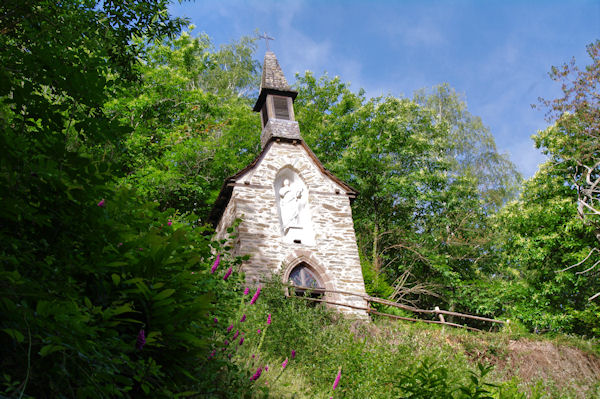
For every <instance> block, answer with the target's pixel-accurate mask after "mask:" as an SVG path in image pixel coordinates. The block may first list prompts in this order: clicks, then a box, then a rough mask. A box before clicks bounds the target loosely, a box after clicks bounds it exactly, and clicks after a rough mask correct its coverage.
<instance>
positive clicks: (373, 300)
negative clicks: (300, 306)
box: [284, 284, 508, 331]
mask: <svg viewBox="0 0 600 399" xmlns="http://www.w3.org/2000/svg"><path fill="white" fill-rule="evenodd" d="M284 286H286V287H288V288H294V289H295V290H301V291H304V292H311V293H316V294H340V295H348V296H355V297H359V298H362V299H364V300H365V301H366V303H367V307H363V306H356V305H351V304H348V303H342V302H335V301H331V300H328V299H324V298H312V297H308V296H296V297H297V298H301V299H304V300H307V301H313V302H322V303H327V304H329V305H335V306H344V307H348V308H352V309H358V310H364V311H365V312H367V313H369V314H374V315H378V316H385V317H389V318H392V319H397V320H405V321H413V322H421V323H429V324H442V325H445V326H451V327H458V328H464V329H467V330H471V331H481V330H480V329H477V328H474V327H470V326H466V325H462V324H456V323H450V322H448V321H446V320H445V318H444V315H446V316H454V317H460V318H463V319H472V320H478V321H485V322H489V323H498V324H507V323H508V320H506V321H504V320H497V319H490V318H488V317H482V316H474V315H470V314H466V313H459V312H451V311H449V310H442V309H440V308H439V307H437V306H436V307H435V309H433V310H430V309H419V308H415V307H413V306H408V305H404V304H401V303H397V302H393V301H389V300H387V299H381V298H377V297H373V296H370V295H367V294H360V293H356V292H348V291H339V290H327V289H323V288H311V287H299V286H296V285H291V284H284ZM286 296H290V295H289V293H287V292H286ZM371 303H379V304H382V305H387V306H391V307H395V308H399V309H403V310H406V311H409V312H414V313H423V314H435V315H437V316H438V318H439V320H427V319H415V318H411V317H404V316H398V315H394V314H389V313H383V312H378V311H376V310H375V309H373V308H372V307H371Z"/></svg>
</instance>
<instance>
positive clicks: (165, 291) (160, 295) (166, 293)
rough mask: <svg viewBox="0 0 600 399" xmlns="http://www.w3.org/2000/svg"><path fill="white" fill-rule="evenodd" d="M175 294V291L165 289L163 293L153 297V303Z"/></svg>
mask: <svg viewBox="0 0 600 399" xmlns="http://www.w3.org/2000/svg"><path fill="white" fill-rule="evenodd" d="M174 293H175V290H174V289H172V288H169V289H166V290H164V291H161V292H159V293H158V294H156V295H155V296H154V300H155V301H160V300H161V299H165V298H168V297H170V296H171V295H173V294H174Z"/></svg>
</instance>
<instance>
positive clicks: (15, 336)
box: [0, 328, 25, 343]
mask: <svg viewBox="0 0 600 399" xmlns="http://www.w3.org/2000/svg"><path fill="white" fill-rule="evenodd" d="M0 331H4V332H5V333H7V334H8V335H10V337H11V338H12V339H14V340H15V341H17V342H19V343H21V342H23V341H24V340H25V336H24V335H23V334H21V333H20V332H19V331H17V330H15V329H12V328H3V329H1V330H0Z"/></svg>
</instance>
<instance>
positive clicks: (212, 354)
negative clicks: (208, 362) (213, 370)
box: [208, 351, 217, 359]
mask: <svg viewBox="0 0 600 399" xmlns="http://www.w3.org/2000/svg"><path fill="white" fill-rule="evenodd" d="M216 353H217V351H212V352H210V353H209V354H208V358H209V359H212V358H213V357H215V354H216Z"/></svg>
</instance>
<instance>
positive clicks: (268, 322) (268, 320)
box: [267, 313, 271, 325]
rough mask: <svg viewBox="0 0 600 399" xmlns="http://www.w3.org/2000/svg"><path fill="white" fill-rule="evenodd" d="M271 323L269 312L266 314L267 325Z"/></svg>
mask: <svg viewBox="0 0 600 399" xmlns="http://www.w3.org/2000/svg"><path fill="white" fill-rule="evenodd" d="M269 324H271V313H269V314H268V315H267V325H269Z"/></svg>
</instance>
